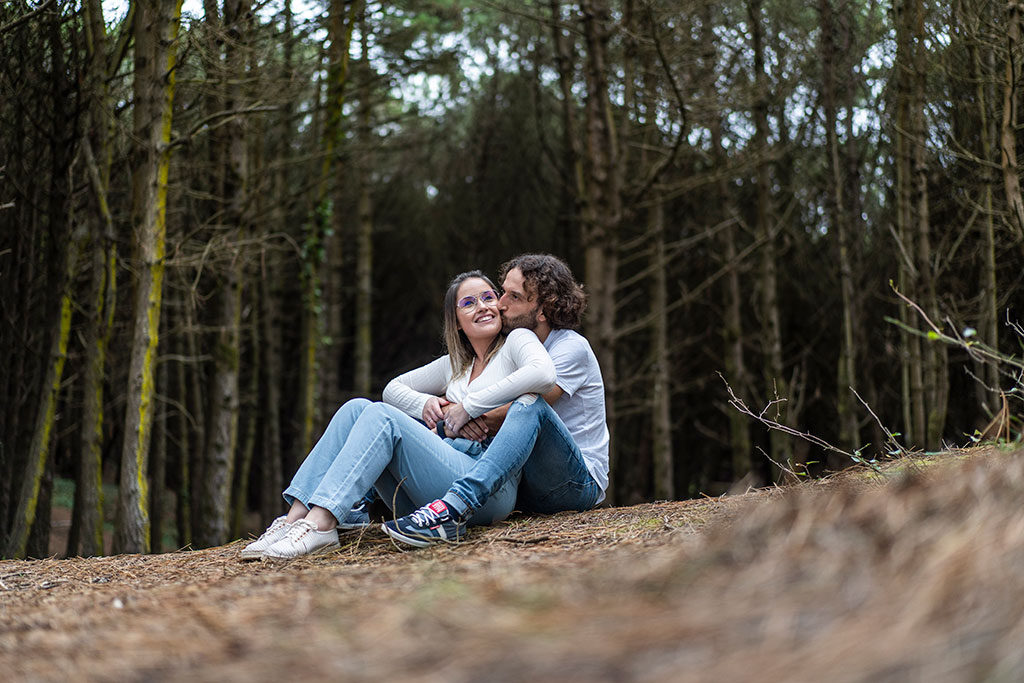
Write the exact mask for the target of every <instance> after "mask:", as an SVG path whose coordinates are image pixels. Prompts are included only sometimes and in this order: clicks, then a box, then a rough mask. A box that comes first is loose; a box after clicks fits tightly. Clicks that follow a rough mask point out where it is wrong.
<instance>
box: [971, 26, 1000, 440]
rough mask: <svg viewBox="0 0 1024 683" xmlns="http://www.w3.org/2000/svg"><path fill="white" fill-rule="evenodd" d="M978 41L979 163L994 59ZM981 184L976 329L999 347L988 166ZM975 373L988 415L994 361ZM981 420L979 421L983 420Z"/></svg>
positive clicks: (988, 144) (987, 135)
mask: <svg viewBox="0 0 1024 683" xmlns="http://www.w3.org/2000/svg"><path fill="white" fill-rule="evenodd" d="M979 44H980V41H978V40H973V41H971V48H970V50H971V75H972V76H973V78H974V82H975V84H976V85H975V92H976V94H977V102H978V122H979V124H980V125H979V126H978V137H979V140H980V143H981V150H980V155H981V159H982V162H983V163H988V162H991V161H992V160H993V159H992V139H993V137H994V136H993V134H992V131H991V130H990V126H991V122H990V120H989V105H990V103H991V100H992V97H991V96H990V94H989V93H990V86H987V79H985V78H984V73H985V68H984V67H985V66H988V65H991V64H992V63H993V62H994V55H993V51H992V49H991V48H986V49H985V55H984V57H983V56H982V54H981V48H980V47H979ZM982 174H983V175H982V177H983V179H984V180H983V184H982V187H981V201H980V204H981V207H982V210H983V211H984V216H983V217H982V220H981V251H982V267H981V291H982V295H981V296H982V302H981V313H980V315H979V316H978V318H979V327H980V328H981V329H980V330H979V332H980V334H981V338H982V339H983V340H985V343H986V344H988V345H989V346H992V347H994V348H999V324H998V323H999V312H998V301H999V299H998V295H997V286H996V238H995V218H994V213H993V211H994V207H993V197H994V195H995V192H994V188H993V185H994V184H995V177H994V175H993V173H992V172H991V171H990V170H989V169H988V168H983V169H982ZM975 374H977V376H978V377H981V378H984V380H985V381H984V383H982V382H977V383H976V384H975V387H976V389H977V391H978V402H979V403H980V404H981V405H983V406H985V407H986V408H987V412H988V415H989V416H992V415H994V414H995V412H996V410H997V409H998V406H997V401H998V396H999V395H998V394H997V393H996V392H995V391H988V390H986V388H985V385H987V386H988V387H989V388H991V389H996V388H998V387H999V368H998V366H997V365H996V364H995V363H985V364H983V365H982V364H980V363H979V364H976V366H975ZM984 423H985V421H982V422H981V424H984Z"/></svg>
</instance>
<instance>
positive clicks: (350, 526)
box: [337, 522, 373, 531]
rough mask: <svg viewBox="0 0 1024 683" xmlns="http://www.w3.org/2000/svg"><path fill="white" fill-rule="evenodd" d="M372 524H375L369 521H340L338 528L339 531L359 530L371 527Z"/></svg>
mask: <svg viewBox="0 0 1024 683" xmlns="http://www.w3.org/2000/svg"><path fill="white" fill-rule="evenodd" d="M371 526H373V525H372V524H370V523H369V522H364V523H362V524H341V523H339V524H338V526H337V529H338V531H358V530H360V529H369V528H370V527H371Z"/></svg>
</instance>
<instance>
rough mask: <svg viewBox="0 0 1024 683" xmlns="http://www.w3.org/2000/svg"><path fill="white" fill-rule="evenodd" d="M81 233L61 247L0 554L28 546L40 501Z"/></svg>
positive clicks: (19, 554)
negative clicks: (30, 425) (46, 341)
mask: <svg viewBox="0 0 1024 683" xmlns="http://www.w3.org/2000/svg"><path fill="white" fill-rule="evenodd" d="M81 240H82V238H81V236H80V235H77V236H74V237H72V239H71V244H70V245H69V246H68V248H67V250H66V251H65V254H66V255H65V263H64V268H63V272H64V286H63V287H62V288H61V289H62V294H61V296H60V298H59V300H58V304H59V310H58V312H57V316H56V320H55V321H54V322H55V324H54V325H53V326H52V327H51V328H50V329H52V330H53V331H54V332H53V336H52V341H51V343H50V353H49V356H48V361H49V362H48V365H47V368H46V375H45V382H44V384H43V391H42V392H41V393H40V395H39V403H38V405H37V407H36V419H35V427H34V429H33V432H32V443H31V446H30V448H29V451H28V461H27V467H26V468H25V474H24V476H23V477H22V479H21V488H20V491H19V496H18V506H17V509H16V511H15V514H14V522H13V524H12V527H11V532H10V535H9V536H8V538H7V544H6V547H5V549H4V556H5V557H10V558H23V557H25V553H26V551H27V548H28V540H29V533H30V532H31V530H32V525H33V523H34V522H35V519H36V513H37V511H38V509H39V508H38V506H39V502H40V500H39V499H40V496H39V493H40V488H41V486H42V483H43V475H44V474H45V472H46V461H47V458H48V456H49V454H50V449H51V446H52V444H51V440H52V438H53V430H54V423H55V421H56V413H57V398H58V395H59V394H60V383H61V378H62V377H63V375H64V361H65V360H66V359H67V350H68V338H69V336H70V334H71V303H72V297H71V287H72V281H73V275H74V273H75V269H76V268H77V265H78V255H79V252H80V250H81V247H82V244H81Z"/></svg>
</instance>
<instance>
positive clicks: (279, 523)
mask: <svg viewBox="0 0 1024 683" xmlns="http://www.w3.org/2000/svg"><path fill="white" fill-rule="evenodd" d="M290 528H292V525H291V523H290V522H286V521H285V516H284V515H281V516H280V517H278V518H277V519H275V520H274V521H273V522H271V523H270V526H268V527H267V530H266V531H264V532H263V534H262V535H261V536H260V537H259V538H257V539H256V540H255V541H253V542H252V543H250V544H249V545H247V546H245V547H244V548H242V559H243V560H258V559H260V558H261V557H263V551H264V550H266V549H267V548H269V547H270V546H272V545H274V544H275V543H277V542H278V541H280V540H281V539H282V538H284V535H285V534H286V533H288V529H290Z"/></svg>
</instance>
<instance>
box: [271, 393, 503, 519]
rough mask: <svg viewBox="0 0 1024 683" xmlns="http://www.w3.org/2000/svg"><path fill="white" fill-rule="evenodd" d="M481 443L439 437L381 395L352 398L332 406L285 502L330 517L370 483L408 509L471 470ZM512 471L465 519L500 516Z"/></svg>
mask: <svg viewBox="0 0 1024 683" xmlns="http://www.w3.org/2000/svg"><path fill="white" fill-rule="evenodd" d="M484 452H485V447H484V446H483V445H481V444H478V443H476V442H474V441H469V440H467V439H441V437H439V436H438V435H437V434H436V433H435V432H433V431H431V430H430V429H428V428H427V427H426V426H424V425H423V423H421V422H419V421H418V420H415V419H413V418H411V417H409V416H408V415H406V414H405V413H403V412H402V411H400V410H399V409H397V408H395V407H393V406H389V405H387V404H385V403H373V402H370V401H368V400H366V399H362V398H357V399H353V400H351V401H348V402H347V403H345V405H343V406H342V407H341V408H339V409H338V412H336V413H335V414H334V417H333V418H332V419H331V422H330V424H329V425H328V426H327V429H326V430H325V431H324V434H323V436H321V437H320V440H319V441H317V442H316V445H315V446H313V450H311V451H310V452H309V455H307V456H306V459H305V460H304V461H303V462H302V465H301V466H300V467H299V469H298V471H297V472H296V473H295V476H294V477H292V481H291V484H290V485H289V486H288V488H287V489H285V491H284V499H285V501H287V503H288V504H289V505H292V504H293V503H294V502H295V501H299V502H300V503H302V504H303V505H305V506H306V507H307V508H309V507H311V506H313V505H316V506H318V507H322V508H324V509H326V510H328V511H329V512H330V513H331V514H332V515H334V517H335V519H342V518H343V517H344V516H345V514H346V513H347V512H348V511H349V510H350V509H351V508H352V506H353V505H354V504H355V503H357V502H358V501H359V500H360V499H361V498H362V497H363V496H364V495H365V494H366V493H367V491H369V490H370V489H371V488H374V489H376V491H377V494H378V495H379V496H380V498H381V499H382V500H383V501H384V503H385V504H387V505H388V507H390V508H391V510H392V512H393V513H394V514H395V515H396V516H398V517H401V516H404V515H408V514H410V513H412V512H414V511H415V510H417V509H419V508H420V507H422V506H424V505H426V504H428V503H430V502H431V501H433V500H436V499H438V498H440V497H441V496H443V495H444V493H445V492H446V491H447V490H448V489H449V487H450V486H451V485H452V482H454V481H455V480H457V479H459V478H460V477H463V476H464V475H466V474H467V473H468V472H470V471H471V470H472V469H473V467H474V465H475V464H476V462H477V459H478V458H480V457H481V456H482V454H483V453H484ZM517 484H518V476H513V477H509V478H507V479H506V480H504V481H502V483H501V484H500V485H499V486H498V487H497V488H496V489H495V492H494V495H492V496H491V497H490V499H489V500H488V501H487V503H486V504H485V505H483V506H481V507H480V508H479V509H477V510H476V512H475V513H474V514H473V516H472V517H471V518H470V519H469V522H470V523H471V524H490V523H492V522H495V521H499V520H502V519H504V518H505V517H507V516H508V515H509V513H510V512H512V509H513V507H514V506H515V502H516V485H517Z"/></svg>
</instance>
